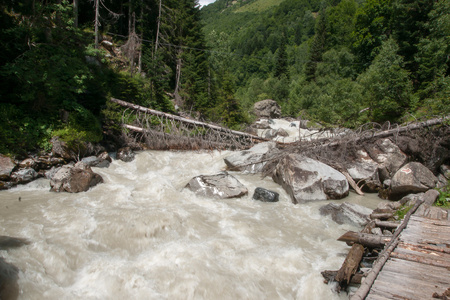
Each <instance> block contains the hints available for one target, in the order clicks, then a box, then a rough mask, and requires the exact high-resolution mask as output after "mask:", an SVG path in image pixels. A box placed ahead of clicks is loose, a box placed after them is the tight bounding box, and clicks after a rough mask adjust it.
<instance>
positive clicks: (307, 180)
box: [272, 154, 348, 204]
mask: <svg viewBox="0 0 450 300" xmlns="http://www.w3.org/2000/svg"><path fill="white" fill-rule="evenodd" d="M272 178H273V180H274V181H275V182H276V183H278V184H280V185H282V186H283V188H284V189H285V190H286V192H287V193H288V194H289V195H290V196H291V199H292V202H293V203H294V204H296V203H302V202H306V201H314V200H328V199H341V198H344V197H346V196H347V195H348V182H347V179H346V178H345V176H344V175H343V174H342V173H340V172H338V171H337V170H335V169H333V168H331V167H330V166H328V165H326V164H324V163H321V162H319V161H317V160H314V159H311V158H308V157H304V156H302V155H299V154H289V155H287V156H286V157H284V158H283V159H282V160H281V161H280V162H279V163H278V164H277V166H276V169H275V172H274V174H273V175H272Z"/></svg>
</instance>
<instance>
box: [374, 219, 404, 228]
mask: <svg viewBox="0 0 450 300" xmlns="http://www.w3.org/2000/svg"><path fill="white" fill-rule="evenodd" d="M375 225H377V227H382V228H389V229H395V228H397V227H398V226H399V225H400V223H397V222H391V221H380V220H375Z"/></svg>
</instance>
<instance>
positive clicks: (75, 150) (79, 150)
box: [50, 137, 106, 160]
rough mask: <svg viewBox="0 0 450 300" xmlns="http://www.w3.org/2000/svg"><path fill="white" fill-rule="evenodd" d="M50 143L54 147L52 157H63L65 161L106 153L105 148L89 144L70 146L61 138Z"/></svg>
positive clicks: (56, 138)
mask: <svg viewBox="0 0 450 300" xmlns="http://www.w3.org/2000/svg"><path fill="white" fill-rule="evenodd" d="M50 142H51V143H52V145H53V147H52V155H53V156H54V157H61V158H63V159H65V160H75V159H79V158H81V157H85V156H89V155H97V154H98V153H101V152H104V151H106V149H105V148H104V147H102V146H100V145H98V144H92V143H89V142H86V143H85V142H83V143H77V144H76V145H68V144H67V143H66V142H64V141H62V140H60V139H59V137H53V138H52V139H51V140H50Z"/></svg>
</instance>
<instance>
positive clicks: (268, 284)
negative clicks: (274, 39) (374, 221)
mask: <svg viewBox="0 0 450 300" xmlns="http://www.w3.org/2000/svg"><path fill="white" fill-rule="evenodd" d="M229 154H230V153H229V152H226V151H224V152H208V153H198V152H163V151H159V152H158V151H147V152H140V153H139V154H138V155H137V157H136V159H135V160H134V161H132V162H130V163H124V162H122V161H114V162H113V163H112V164H111V166H110V167H109V168H108V169H100V168H94V170H95V171H96V172H97V173H99V174H101V175H102V177H103V178H104V180H105V183H103V184H101V185H98V186H96V187H94V188H93V189H91V190H89V191H88V192H85V193H78V194H67V193H51V192H49V182H48V181H47V180H44V179H40V180H37V181H34V182H32V183H30V184H28V185H24V186H19V187H17V188H14V189H11V190H7V191H1V192H0V206H1V208H0V224H1V227H0V236H12V237H18V238H23V239H25V240H26V241H27V242H28V244H25V245H23V246H22V247H17V248H7V249H2V248H0V256H1V257H3V258H4V260H5V261H6V262H7V263H8V264H11V265H14V266H15V267H16V268H17V270H19V273H18V281H17V283H18V288H19V291H18V292H19V294H18V295H19V299H327V300H329V299H347V295H346V294H345V293H341V294H336V293H334V292H333V291H332V288H331V287H330V286H328V285H325V284H323V279H322V275H321V271H322V270H324V269H338V268H339V267H340V266H341V264H342V262H343V261H344V259H345V255H346V254H347V252H348V250H349V247H348V246H347V245H346V244H345V243H342V242H339V241H337V240H336V239H337V238H338V237H339V236H341V235H342V234H343V233H345V232H347V231H349V230H352V231H358V230H359V228H355V227H352V226H350V225H337V224H336V223H334V222H333V221H332V220H331V218H329V217H323V216H321V215H320V213H319V208H320V206H322V205H324V204H326V203H327V202H325V201H322V202H311V203H306V204H302V205H294V204H292V202H291V200H290V199H289V196H288V195H287V194H286V193H285V192H284V190H283V189H282V188H281V187H280V186H278V185H276V184H275V183H273V182H272V180H271V179H269V178H265V179H261V176H260V175H245V174H241V173H234V172H233V175H235V176H236V177H237V178H238V179H239V180H240V181H241V182H242V183H243V184H245V185H246V186H247V188H248V189H249V191H250V193H249V195H248V196H246V197H243V198H240V199H229V200H213V199H208V198H200V197H197V196H195V195H194V194H193V193H192V192H190V191H188V190H186V189H183V187H184V186H185V185H186V183H187V182H188V181H189V180H190V179H191V178H192V177H194V176H197V175H202V174H215V173H217V172H218V171H220V170H222V169H224V168H225V164H224V162H223V158H224V157H226V156H227V155H229ZM258 186H262V187H265V188H268V189H271V190H274V191H276V192H278V193H279V194H280V201H279V202H277V203H263V202H259V201H255V200H252V199H251V197H252V195H253V191H254V190H255V188H256V187H258ZM341 201H342V200H341ZM344 201H350V202H354V203H359V204H363V205H366V206H368V207H370V208H375V207H376V205H377V203H378V202H379V201H382V200H379V199H378V198H376V196H373V197H372V196H371V195H366V196H364V197H361V196H357V195H354V194H352V195H351V196H350V197H348V198H346V199H345V200H344Z"/></svg>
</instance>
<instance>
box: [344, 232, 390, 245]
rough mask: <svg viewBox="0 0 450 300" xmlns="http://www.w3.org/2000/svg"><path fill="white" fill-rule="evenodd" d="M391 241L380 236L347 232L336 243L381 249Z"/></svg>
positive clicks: (387, 237)
mask: <svg viewBox="0 0 450 300" xmlns="http://www.w3.org/2000/svg"><path fill="white" fill-rule="evenodd" d="M390 240H391V237H390V236H382V235H376V234H370V233H361V232H354V231H347V232H346V233H344V234H343V235H342V236H341V237H340V238H338V241H340V242H346V243H347V244H349V243H350V244H354V243H357V244H361V245H363V246H364V247H367V248H381V247H384V245H385V244H387V243H388V242H389V241H390Z"/></svg>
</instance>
